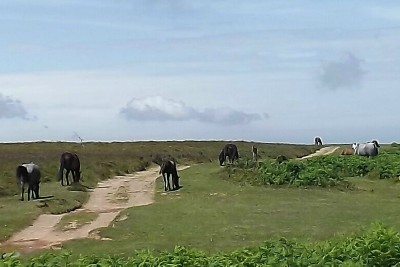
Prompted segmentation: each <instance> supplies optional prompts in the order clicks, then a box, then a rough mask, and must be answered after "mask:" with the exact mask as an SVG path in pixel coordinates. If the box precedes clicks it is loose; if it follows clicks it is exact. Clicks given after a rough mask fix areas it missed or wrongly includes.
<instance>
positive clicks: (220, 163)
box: [218, 150, 226, 166]
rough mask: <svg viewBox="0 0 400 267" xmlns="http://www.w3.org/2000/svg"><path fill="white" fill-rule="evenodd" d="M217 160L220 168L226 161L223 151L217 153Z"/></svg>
mask: <svg viewBox="0 0 400 267" xmlns="http://www.w3.org/2000/svg"><path fill="white" fill-rule="evenodd" d="M218 159H219V165H220V166H222V165H223V164H224V162H225V159H226V157H225V152H224V150H222V151H221V153H219V157H218Z"/></svg>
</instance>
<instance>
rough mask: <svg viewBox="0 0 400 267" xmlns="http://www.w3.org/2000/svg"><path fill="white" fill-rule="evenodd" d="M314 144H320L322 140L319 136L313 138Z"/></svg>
mask: <svg viewBox="0 0 400 267" xmlns="http://www.w3.org/2000/svg"><path fill="white" fill-rule="evenodd" d="M314 144H315V145H316V146H322V140H321V137H318V136H317V137H315V139H314Z"/></svg>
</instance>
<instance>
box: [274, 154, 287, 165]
mask: <svg viewBox="0 0 400 267" xmlns="http://www.w3.org/2000/svg"><path fill="white" fill-rule="evenodd" d="M284 161H288V158H287V157H286V156H284V155H279V156H277V157H276V163H278V164H281V163H282V162H284Z"/></svg>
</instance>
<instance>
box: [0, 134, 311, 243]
mask: <svg viewBox="0 0 400 267" xmlns="http://www.w3.org/2000/svg"><path fill="white" fill-rule="evenodd" d="M225 143H226V142H222V141H215V142H213V141H209V142H201V141H185V142H177V141H176V142H175V141H171V142H131V143H85V144H84V146H82V145H80V144H76V143H46V142H39V143H21V144H0V151H1V153H0V214H2V216H0V225H1V227H0V241H2V240H5V239H7V238H8V237H9V236H10V235H11V234H12V233H14V232H16V231H18V230H19V229H21V228H23V227H25V226H27V225H29V224H30V223H31V222H32V221H33V220H34V219H35V218H36V217H37V216H38V215H39V214H40V213H43V212H49V213H63V212H67V211H70V210H73V209H76V208H78V207H80V206H81V205H82V204H83V203H84V202H85V201H86V200H87V198H88V194H87V192H86V189H87V188H90V187H94V186H95V185H96V184H97V182H99V181H100V180H104V179H107V178H109V177H112V176H113V175H116V174H124V173H132V172H135V171H138V170H143V169H144V168H146V167H147V166H149V165H150V164H151V162H152V160H153V159H154V158H155V157H157V156H158V155H161V156H168V155H170V156H172V157H174V158H176V159H177V161H178V162H179V163H189V164H193V163H205V162H211V161H215V160H216V159H217V157H218V154H219V151H220V149H221V148H222V147H223V145H224V144H225ZM235 144H237V146H238V148H239V151H240V154H241V156H242V157H244V158H246V157H250V148H251V145H252V143H247V142H235ZM257 146H258V147H259V148H260V152H261V153H260V154H261V157H262V158H268V157H276V156H277V155H278V154H285V155H287V156H288V157H291V158H295V157H300V156H303V155H307V154H309V153H311V152H313V151H315V149H316V147H314V146H306V145H289V144H261V143H258V144H257ZM64 151H71V152H75V153H77V154H78V155H79V157H80V159H81V165H82V185H83V186H81V185H73V186H69V187H67V186H65V187H61V186H60V184H59V183H58V182H57V181H56V180H57V179H56V177H57V172H58V168H59V157H60V155H61V153H62V152H64ZM30 161H33V162H35V163H36V164H38V165H39V166H40V168H41V171H42V183H41V190H40V191H41V197H43V198H42V199H39V200H35V201H30V202H27V201H25V202H21V201H19V188H18V186H17V183H16V179H15V168H16V166H18V165H19V164H21V163H23V162H30ZM15 205H18V209H16V206H15Z"/></svg>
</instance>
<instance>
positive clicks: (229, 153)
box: [218, 144, 239, 166]
mask: <svg viewBox="0 0 400 267" xmlns="http://www.w3.org/2000/svg"><path fill="white" fill-rule="evenodd" d="M226 157H228V159H229V162H230V163H233V161H234V160H238V159H239V153H238V149H237V147H236V145H235V144H226V145H225V146H224V148H223V149H222V150H221V153H219V157H218V158H219V165H221V166H222V165H223V164H224V162H225V161H226Z"/></svg>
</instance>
